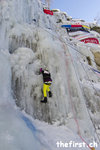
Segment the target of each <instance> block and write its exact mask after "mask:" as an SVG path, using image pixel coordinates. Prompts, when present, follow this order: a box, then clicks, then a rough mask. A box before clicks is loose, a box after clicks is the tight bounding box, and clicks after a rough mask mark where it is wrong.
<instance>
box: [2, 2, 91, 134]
mask: <svg viewBox="0 0 100 150" xmlns="http://www.w3.org/2000/svg"><path fill="white" fill-rule="evenodd" d="M0 3H1V5H0V6H1V8H0V12H1V14H2V15H1V24H0V26H1V29H2V30H1V32H0V33H1V36H2V37H3V38H2V40H1V44H0V46H1V47H0V48H2V49H9V51H10V53H11V55H10V61H11V65H12V89H13V92H14V98H15V99H16V104H17V105H18V106H20V108H21V109H22V110H23V109H24V110H25V111H26V112H27V113H28V114H31V115H32V116H33V117H34V118H37V119H40V120H44V121H46V122H49V123H53V122H56V121H58V122H59V124H60V125H61V124H66V125H68V126H69V127H70V128H71V129H73V130H74V131H75V132H77V127H76V126H75V121H74V116H73V112H72V104H71V99H72V103H73V105H74V107H75V108H74V109H75V110H74V111H75V116H76V117H77V119H78V120H79V124H80V126H81V127H82V128H81V131H82V134H83V135H85V136H87V137H90V136H91V137H92V136H93V133H94V128H93V126H92V123H91V121H90V117H89V115H88V112H87V108H86V104H85V98H84V95H83V94H82V91H81V89H80V87H79V82H78V78H77V75H76V73H75V68H74V66H73V64H72V58H71V57H69V56H70V53H69V51H71V49H70V48H69V47H68V46H67V43H66V45H64V44H63V42H62V40H61V35H62V33H63V31H62V30H60V27H59V25H58V24H56V21H57V19H58V18H56V16H48V15H46V14H44V13H43V6H42V4H41V2H40V1H36V0H21V1H19V0H16V1H15V0H11V1H1V2H0ZM6 14H7V15H6ZM7 16H8V17H7ZM6 17H7V18H6ZM57 17H59V16H57ZM60 17H61V15H60ZM57 29H59V30H60V31H59V30H57ZM68 40H69V39H68V36H67V40H66V42H67V41H68ZM45 66H47V67H48V69H49V70H50V72H51V76H52V79H53V83H52V86H51V90H52V92H53V97H52V98H51V99H50V98H48V104H46V105H44V104H41V103H40V100H41V98H42V97H43V94H42V84H43V81H42V76H41V75H40V74H39V68H40V67H43V68H44V67H45ZM76 70H78V71H79V69H78V67H77V68H76ZM81 70H82V69H81ZM79 72H80V71H79ZM82 73H83V71H82ZM80 74H81V73H80ZM79 78H83V76H82V74H81V75H80V76H79ZM86 116H87V117H86Z"/></svg>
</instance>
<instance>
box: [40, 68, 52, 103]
mask: <svg viewBox="0 0 100 150" xmlns="http://www.w3.org/2000/svg"><path fill="white" fill-rule="evenodd" d="M40 73H42V75H43V82H44V83H43V95H44V99H43V100H41V102H42V103H47V92H48V93H49V97H52V93H51V91H50V86H51V83H52V79H51V74H50V72H49V71H48V69H45V70H43V69H42V68H40Z"/></svg>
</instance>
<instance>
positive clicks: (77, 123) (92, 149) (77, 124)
mask: <svg viewBox="0 0 100 150" xmlns="http://www.w3.org/2000/svg"><path fill="white" fill-rule="evenodd" d="M60 41H61V42H62V39H60ZM63 48H64V50H66V49H65V45H64V44H63ZM69 54H70V52H69ZM69 56H70V57H71V54H70V55H69ZM71 60H72V58H71ZM72 64H73V61H72ZM66 66H67V68H68V61H67V55H66ZM73 66H74V64H73ZM74 70H75V67H74ZM75 73H76V72H75ZM76 77H77V75H76ZM67 78H68V90H69V96H70V102H71V108H72V113H73V117H74V121H75V123H76V126H77V131H78V135H79V137H80V139H81V140H82V141H83V142H84V143H85V144H86V145H87V147H88V148H89V149H91V150H95V148H94V147H90V146H89V144H88V143H87V142H86V141H85V140H84V138H83V137H82V136H81V132H80V126H79V122H78V120H77V117H76V115H75V109H74V105H73V101H72V97H71V91H70V89H71V87H70V82H69V81H70V80H69V75H67ZM77 80H78V79H77Z"/></svg>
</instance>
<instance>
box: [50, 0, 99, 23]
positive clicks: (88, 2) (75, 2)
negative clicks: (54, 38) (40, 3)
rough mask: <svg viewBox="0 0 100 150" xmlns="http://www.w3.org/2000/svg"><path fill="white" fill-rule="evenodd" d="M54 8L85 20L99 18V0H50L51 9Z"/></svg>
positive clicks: (91, 20)
mask: <svg viewBox="0 0 100 150" xmlns="http://www.w3.org/2000/svg"><path fill="white" fill-rule="evenodd" d="M55 8H58V9H60V10H61V11H64V12H67V14H68V15H69V16H72V18H78V19H83V20H85V21H87V22H93V21H94V19H95V18H96V19H99V18H100V0H51V9H55ZM99 23H100V21H99Z"/></svg>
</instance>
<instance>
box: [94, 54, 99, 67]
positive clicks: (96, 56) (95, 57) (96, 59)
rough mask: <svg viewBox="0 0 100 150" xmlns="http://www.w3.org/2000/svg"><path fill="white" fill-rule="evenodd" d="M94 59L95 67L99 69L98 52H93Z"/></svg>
mask: <svg viewBox="0 0 100 150" xmlns="http://www.w3.org/2000/svg"><path fill="white" fill-rule="evenodd" d="M94 59H95V62H96V65H97V68H98V69H99V70H100V52H95V53H94Z"/></svg>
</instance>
